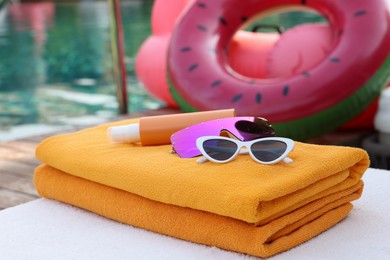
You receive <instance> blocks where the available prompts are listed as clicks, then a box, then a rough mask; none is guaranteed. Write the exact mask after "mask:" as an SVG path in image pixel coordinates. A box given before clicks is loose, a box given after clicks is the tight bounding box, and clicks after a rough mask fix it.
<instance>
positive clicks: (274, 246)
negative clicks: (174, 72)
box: [35, 165, 363, 257]
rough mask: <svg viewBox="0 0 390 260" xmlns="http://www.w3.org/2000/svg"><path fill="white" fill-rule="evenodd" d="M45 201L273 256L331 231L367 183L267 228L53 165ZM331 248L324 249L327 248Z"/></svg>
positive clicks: (42, 190) (44, 169)
mask: <svg viewBox="0 0 390 260" xmlns="http://www.w3.org/2000/svg"><path fill="white" fill-rule="evenodd" d="M35 185H36V188H37V190H38V192H39V194H40V195H41V196H43V197H45V198H49V199H55V200H58V201H62V202H65V203H68V204H71V205H74V206H77V207H80V208H83V209H86V210H89V211H92V212H95V213H97V214H99V215H101V216H105V217H107V218H110V219H113V220H116V221H119V222H122V223H126V224H130V225H133V226H136V227H139V228H143V229H147V230H151V231H154V232H157V233H161V234H165V235H169V236H172V237H176V238H180V239H184V240H188V241H192V242H196V243H199V244H204V245H209V246H217V247H219V248H222V249H226V250H230V251H235V252H240V253H245V254H250V255H254V256H259V257H269V256H272V255H275V254H277V253H280V252H282V251H285V250H288V249H290V248H292V247H295V246H297V245H299V244H301V243H303V242H305V241H307V240H309V239H310V238H312V237H314V236H316V235H318V234H320V233H321V232H323V231H325V230H327V229H329V228H330V227H332V226H333V225H335V224H336V223H338V222H339V221H340V220H342V219H343V218H345V217H346V216H347V214H348V212H349V211H350V210H351V209H352V204H351V203H350V201H352V200H355V199H358V198H359V197H360V195H361V192H362V188H363V182H362V181H358V182H357V183H356V184H355V185H353V186H351V187H349V188H348V189H345V190H342V191H339V192H335V193H333V194H331V195H327V196H325V197H323V198H321V199H318V200H315V201H313V202H311V203H309V204H307V205H305V206H303V207H301V208H299V209H297V210H295V211H293V212H291V213H289V214H286V215H284V216H281V217H279V218H277V219H275V220H273V221H271V222H269V223H267V224H265V225H262V226H254V225H252V224H248V223H246V222H244V221H240V220H236V219H233V218H230V217H224V216H220V215H217V214H213V213H209V212H205V211H200V210H194V209H191V208H186V207H178V206H174V205H169V204H165V203H161V202H157V201H153V200H149V199H146V198H143V197H141V196H138V195H135V194H132V193H129V192H126V191H123V190H119V189H116V188H112V187H109V186H106V185H102V184H99V183H95V182H92V181H88V180H86V179H83V178H79V177H75V176H73V175H70V174H67V173H64V172H62V171H60V170H57V169H55V168H52V167H50V166H47V165H43V166H40V167H38V168H37V169H36V172H35ZM325 247H326V245H324V248H325Z"/></svg>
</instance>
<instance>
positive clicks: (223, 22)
mask: <svg viewBox="0 0 390 260" xmlns="http://www.w3.org/2000/svg"><path fill="white" fill-rule="evenodd" d="M218 20H219V22H220V23H221V24H222V25H223V26H226V25H227V21H226V19H225V18H223V17H219V18H218Z"/></svg>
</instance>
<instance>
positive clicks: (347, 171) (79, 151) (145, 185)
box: [36, 119, 369, 225]
mask: <svg viewBox="0 0 390 260" xmlns="http://www.w3.org/2000/svg"><path fill="white" fill-rule="evenodd" d="M137 121H138V119H133V120H125V121H121V122H116V123H109V124H104V125H100V126H97V127H94V128H89V129H85V130H82V131H79V132H75V133H71V134H64V135H58V136H53V137H50V138H48V139H46V140H44V141H43V142H42V143H41V144H39V145H38V147H37V150H36V156H37V158H38V159H39V160H40V161H42V162H43V163H45V164H47V165H50V166H52V167H53V168H56V169H59V170H61V171H64V172H66V173H69V174H72V175H74V176H78V177H81V178H84V179H86V180H90V181H93V182H96V183H100V184H103V185H106V186H110V187H114V188H117V189H120V190H123V191H127V192H130V193H133V194H136V195H139V196H142V197H145V198H148V199H150V200H154V201H158V202H163V203H166V204H171V205H176V206H181V207H189V208H192V209H197V210H202V211H207V212H211V213H215V214H218V215H222V216H227V217H231V218H235V219H238V220H242V221H245V222H248V223H254V224H257V225H261V224H265V223H268V222H270V221H272V220H274V219H276V218H278V217H280V216H282V215H284V214H287V213H288V212H291V211H293V210H295V209H297V208H299V207H301V206H304V205H306V204H308V203H310V202H312V201H314V200H317V199H319V198H322V197H325V196H328V195H330V194H333V193H336V192H339V191H343V190H346V189H349V188H350V187H353V186H354V185H356V184H357V183H358V182H359V181H360V179H361V177H362V175H363V173H364V172H365V170H366V169H367V167H368V165H369V160H368V156H367V153H366V152H365V151H364V150H362V149H358V148H350V147H340V146H320V145H311V144H304V143H299V142H297V143H296V146H295V149H294V150H293V152H292V153H291V154H290V156H289V157H290V158H292V159H293V160H294V162H293V163H290V164H286V163H278V164H275V165H262V164H259V163H256V162H254V161H253V160H252V159H251V158H250V156H247V155H240V156H238V157H237V158H236V159H235V160H233V161H232V162H230V163H227V164H216V163H211V162H207V163H204V164H197V163H196V162H195V161H196V158H190V159H182V158H179V156H177V155H175V154H171V153H170V150H171V146H170V145H161V146H147V147H143V146H140V145H133V144H112V143H109V142H108V141H107V137H106V132H107V128H108V127H109V126H113V125H123V124H128V123H135V122H137Z"/></svg>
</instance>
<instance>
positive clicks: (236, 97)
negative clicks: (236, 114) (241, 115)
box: [232, 94, 243, 103]
mask: <svg viewBox="0 0 390 260" xmlns="http://www.w3.org/2000/svg"><path fill="white" fill-rule="evenodd" d="M242 96H243V95H242V94H238V95H236V96H235V97H233V99H232V102H233V103H236V102H238V101H239V100H240V99H241V98H242Z"/></svg>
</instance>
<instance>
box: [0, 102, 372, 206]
mask: <svg viewBox="0 0 390 260" xmlns="http://www.w3.org/2000/svg"><path fill="white" fill-rule="evenodd" d="M173 113H179V111H177V110H173V109H170V108H163V109H158V110H149V111H146V112H144V113H135V114H131V115H127V116H121V117H117V118H114V119H112V121H117V120H121V119H125V118H132V117H141V116H151V115H162V114H173ZM83 128H85V127H83ZM80 129H81V128H80V127H73V128H72V129H70V130H69V129H68V130H67V131H66V132H74V131H77V130H80ZM61 133H65V131H63V132H58V133H52V134H50V135H41V136H33V137H29V138H24V139H20V140H16V141H11V142H0V210H1V209H5V208H8V207H12V206H16V205H19V204H22V203H25V202H28V201H31V200H35V199H37V198H39V196H38V194H37V192H36V190H35V187H34V184H33V174H34V169H35V167H37V166H38V165H39V164H40V162H39V161H38V160H37V159H36V158H35V147H36V145H37V144H38V143H39V142H41V141H42V140H44V139H45V138H47V137H49V136H52V135H55V134H61ZM364 134H367V133H365V132H352V133H330V134H328V135H325V136H322V137H320V138H316V139H313V140H310V141H309V142H311V143H320V144H343V145H351V146H355V145H356V144H357V143H358V140H359V139H360V138H361V137H362V136H363V135H364Z"/></svg>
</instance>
